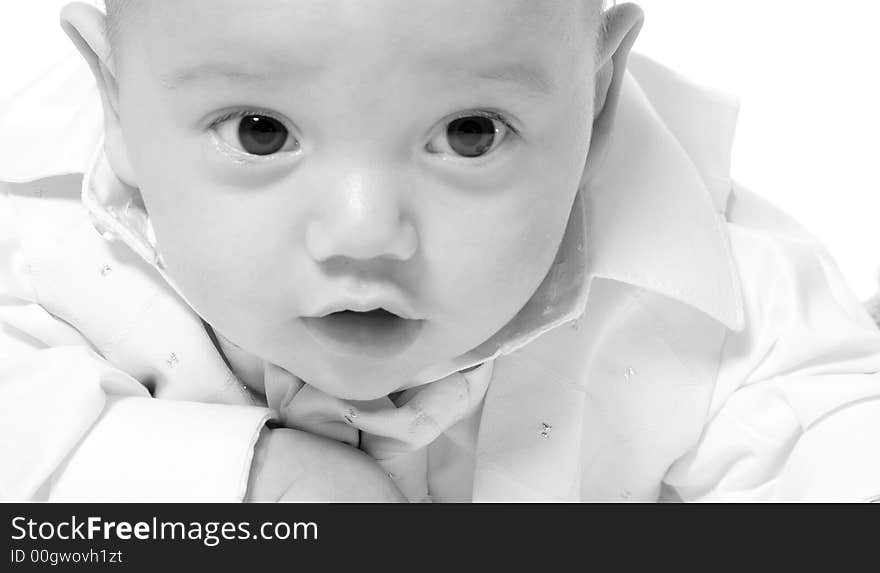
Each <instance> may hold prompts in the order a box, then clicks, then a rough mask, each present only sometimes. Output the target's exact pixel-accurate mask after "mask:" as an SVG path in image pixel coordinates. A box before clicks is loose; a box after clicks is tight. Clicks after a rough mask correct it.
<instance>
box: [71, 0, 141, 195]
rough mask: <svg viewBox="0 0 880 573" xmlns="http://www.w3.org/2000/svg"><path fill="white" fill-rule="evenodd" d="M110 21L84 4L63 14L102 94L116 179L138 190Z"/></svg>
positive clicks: (108, 152) (108, 151) (106, 136)
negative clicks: (122, 118)
mask: <svg viewBox="0 0 880 573" xmlns="http://www.w3.org/2000/svg"><path fill="white" fill-rule="evenodd" d="M106 20H107V17H106V16H105V15H104V13H103V12H101V11H100V10H98V9H97V8H95V7H94V6H90V5H88V4H84V3H82V2H73V3H71V4H68V5H67V6H65V7H64V9H63V10H62V11H61V27H62V28H63V29H64V31H65V32H66V33H67V35H68V36H69V37H70V39H71V41H72V42H73V44H74V46H76V48H77V50H79V53H80V54H81V55H82V56H83V58H84V59H85V60H86V63H88V65H89V68H90V69H91V70H92V74H93V75H94V76H95V82H96V83H97V85H98V89H99V91H100V92H101V103H102V104H103V108H104V152H105V153H106V155H107V159H108V160H109V161H110V165H111V167H112V168H113V171H114V172H115V173H116V176H117V177H118V178H119V179H120V180H121V181H123V182H124V183H126V184H127V185H129V186H131V187H135V188H136V187H137V184H136V182H135V177H134V170H133V169H132V167H131V162H130V161H129V158H128V152H127V150H126V147H125V141H124V139H123V137H122V128H121V126H120V121H119V88H118V85H117V82H116V69H115V65H114V63H113V54H112V51H111V46H110V41H109V38H108V37H107V22H106Z"/></svg>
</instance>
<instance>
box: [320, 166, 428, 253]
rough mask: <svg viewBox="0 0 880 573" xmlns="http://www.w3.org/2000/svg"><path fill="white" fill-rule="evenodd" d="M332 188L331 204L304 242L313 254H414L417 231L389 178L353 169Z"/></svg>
mask: <svg viewBox="0 0 880 573" xmlns="http://www.w3.org/2000/svg"><path fill="white" fill-rule="evenodd" d="M331 193H332V194H333V200H332V201H330V202H329V203H328V208H327V209H325V210H324V212H323V213H322V214H321V215H318V216H316V217H315V218H313V219H312V220H311V221H310V222H309V224H308V228H307V230H306V248H307V249H308V251H309V254H310V255H311V257H312V258H313V259H314V260H316V261H319V262H324V261H327V260H330V259H332V258H335V257H343V258H349V259H355V260H369V259H377V258H386V259H394V260H407V259H410V258H411V257H412V256H413V255H415V253H416V251H417V250H418V243H419V240H418V233H417V231H416V228H415V226H414V225H413V223H412V221H411V219H410V218H409V217H407V216H406V214H405V212H404V210H403V208H402V204H401V197H400V195H399V193H398V190H397V189H395V188H394V186H393V185H389V182H388V181H387V180H384V178H379V177H368V176H366V175H363V174H356V175H350V176H348V177H346V178H345V180H344V182H343V183H342V184H341V185H339V186H338V187H337V189H334V190H332V191H331Z"/></svg>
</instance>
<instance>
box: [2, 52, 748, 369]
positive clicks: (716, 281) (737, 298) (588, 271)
mask: <svg viewBox="0 0 880 573" xmlns="http://www.w3.org/2000/svg"><path fill="white" fill-rule="evenodd" d="M629 69H630V72H629V73H628V74H627V77H626V79H625V86H624V89H623V90H622V95H621V102H620V109H619V112H618V116H617V126H616V128H615V132H614V136H613V138H612V143H611V146H610V150H609V153H608V155H607V157H606V159H605V161H604V164H603V167H602V168H601V169H600V171H599V174H598V176H597V178H596V180H595V181H594V182H593V183H592V184H591V185H590V186H589V188H587V189H584V190H582V191H581V192H580V193H579V195H578V197H577V199H576V201H575V204H574V208H573V210H572V214H571V218H570V221H569V224H568V228H567V230H566V233H565V236H564V238H563V241H562V245H561V247H560V250H559V253H558V255H557V258H556V260H555V262H554V264H553V267H552V268H551V270H550V272H549V273H548V275H547V277H546V279H545V280H544V282H543V283H542V284H541V286H540V287H539V288H538V290H537V291H536V293H535V294H534V296H533V297H532V298H531V299H530V300H529V302H528V303H527V304H526V305H525V306H524V308H523V309H522V310H521V311H520V312H519V314H517V316H516V317H514V319H513V320H511V321H510V323H508V324H507V325H506V326H505V327H504V328H502V329H501V330H500V331H499V332H498V333H497V334H496V335H495V336H493V337H492V338H491V339H489V340H488V341H486V342H485V343H483V344H482V345H480V346H479V347H477V348H475V349H474V350H472V351H470V352H468V353H466V354H464V355H462V356H460V357H458V358H457V359H455V360H453V361H451V362H449V363H445V364H438V365H435V366H433V367H431V368H428V369H427V370H425V371H424V372H422V373H421V374H420V376H418V379H417V380H415V381H414V383H413V385H419V384H423V383H427V382H431V381H433V380H438V379H441V378H443V377H445V376H447V375H448V374H451V373H452V372H456V371H460V370H464V369H467V368H470V367H473V366H476V365H479V364H482V363H484V362H486V361H489V360H492V359H494V358H496V357H498V356H501V355H504V354H508V353H510V352H513V351H515V350H517V349H519V348H522V347H523V346H525V345H526V344H528V343H529V342H531V341H532V340H534V339H535V338H537V337H539V336H541V335H542V334H544V333H546V332H548V331H549V330H552V329H554V328H556V327H558V326H561V325H563V324H566V323H569V322H571V321H573V320H576V319H578V318H580V317H581V315H582V314H583V312H584V308H585V306H586V301H587V297H588V296H589V290H590V286H591V284H592V282H593V281H594V280H595V279H606V280H613V281H619V282H622V283H627V284H630V285H634V286H636V287H640V288H643V289H647V290H649V291H653V292H656V293H659V294H662V295H664V296H667V297H669V298H670V299H673V300H676V301H679V302H681V303H683V304H686V305H689V306H691V307H694V308H696V309H698V310H700V311H702V312H704V313H705V314H707V315H708V316H710V317H712V318H714V319H716V320H718V321H719V322H721V323H723V324H724V325H725V326H727V327H728V328H730V329H732V330H740V329H741V328H742V327H743V322H744V313H743V307H742V301H741V293H740V290H739V280H738V277H737V275H736V271H735V267H734V262H733V259H732V255H731V250H730V245H729V241H728V237H727V234H726V230H725V219H724V216H723V213H724V211H725V209H726V205H727V197H728V194H729V192H730V188H731V183H730V177H729V171H730V151H731V145H732V139H733V134H734V128H735V123H736V114H737V107H736V104H735V103H734V102H733V101H732V100H731V99H730V98H727V97H725V96H723V95H721V94H719V93H717V92H714V91H711V90H707V89H705V88H700V87H698V86H695V85H693V84H691V83H690V82H688V81H687V80H685V79H684V78H682V77H681V76H678V75H676V74H674V73H673V72H671V71H670V70H668V69H666V68H663V67H662V66H659V65H657V64H656V63H654V62H652V61H650V60H648V59H647V58H644V57H642V56H638V55H633V56H632V57H631V60H630V66H629ZM86 77H87V76H86ZM86 77H83V76H82V74H80V75H77V74H73V73H72V72H71V71H70V70H67V71H65V72H58V73H55V74H53V75H52V77H51V78H49V79H45V78H44V80H43V81H42V82H41V83H40V82H38V83H37V84H35V85H37V86H38V87H39V88H40V89H41V90H42V94H41V95H42V96H43V97H40V98H35V99H31V101H39V102H40V103H41V104H42V105H43V108H42V111H41V112H39V113H35V114H34V115H29V116H25V115H21V114H20V113H16V114H9V113H6V114H4V115H2V116H0V134H4V133H5V134H15V133H21V131H20V130H11V129H9V128H10V127H12V128H14V127H15V125H16V121H17V120H16V118H23V117H28V119H29V120H30V121H33V118H34V117H37V118H48V119H46V121H49V120H50V119H52V118H55V124H54V125H46V127H45V128H44V129H36V130H35V129H34V126H33V125H32V124H28V126H27V127H28V129H27V130H24V131H25V132H27V133H35V132H36V133H42V134H43V137H44V139H45V141H32V142H31V141H29V142H27V143H28V144H27V145H21V142H20V141H18V140H17V139H13V138H11V137H7V136H0V161H2V163H0V180H6V181H27V180H34V179H39V178H43V177H49V176H53V175H60V174H66V173H72V172H82V171H85V175H86V176H85V177H84V179H83V202H84V205H85V206H86V208H87V209H88V211H89V212H90V213H91V215H92V217H93V219H94V220H95V222H96V225H97V226H98V227H99V229H100V230H101V231H102V232H104V233H105V234H109V235H113V236H115V237H116V238H118V239H121V240H122V241H124V242H125V243H126V244H128V245H129V246H130V247H131V248H132V249H133V250H134V251H135V252H137V253H138V254H140V255H141V256H142V257H143V258H144V259H145V260H147V262H148V263H150V264H151V265H154V266H157V264H156V263H157V259H156V257H155V256H154V254H153V253H151V251H150V248H149V245H150V241H149V237H147V236H146V229H147V228H148V226H146V225H145V218H144V215H145V214H144V212H143V205H142V203H141V202H140V201H139V198H138V197H137V196H136V191H135V190H132V189H130V188H127V187H126V186H124V185H123V184H122V183H121V182H119V181H118V180H117V179H116V178H115V176H113V173H112V171H111V170H110V169H109V167H108V165H107V162H106V158H105V157H104V155H103V153H101V152H100V151H99V152H98V153H97V155H96V156H95V157H94V159H93V160H92V161H91V162H90V163H89V165H88V166H87V167H86V168H85V169H82V167H81V166H82V165H83V163H82V162H81V161H82V159H81V158H82V152H83V149H87V148H88V145H90V144H91V145H94V140H95V138H96V137H97V136H96V134H99V133H100V122H99V121H98V122H96V121H95V117H94V106H97V105H98V101H99V100H98V95H97V91H96V90H95V88H94V83H93V82H90V81H87V80H86ZM43 84H44V85H43ZM65 92H66V93H67V94H80V96H79V97H77V98H72V99H71V98H64V97H60V94H63V93H65ZM50 93H51V94H54V95H53V97H48V96H47V94H50ZM28 95H30V97H31V98H33V96H34V94H33V93H31V94H27V93H25V94H23V96H28ZM86 95H88V96H89V97H86ZM22 101H24V98H23V99H22ZM47 102H48V103H47ZM22 105H24V104H22ZM47 105H48V109H47ZM84 110H85V111H84ZM19 111H20V110H19ZM59 117H68V118H71V117H75V118H77V119H76V121H75V123H74V125H73V126H72V127H74V128H75V129H73V130H72V133H68V134H67V135H66V136H65V137H62V138H61V143H59V139H58V138H51V137H50V136H54V135H56V134H58V132H59V128H60V127H63V125H61V124H59V123H58V121H57V118H59ZM40 121H42V120H40ZM21 127H24V126H21ZM99 149H100V146H99ZM47 151H48V152H51V153H50V154H48V155H47ZM56 152H57V153H56ZM34 157H39V158H40V159H39V161H35V160H34ZM133 194H134V195H133ZM159 270H160V272H161V269H159ZM165 278H166V280H168V282H169V284H171V285H172V286H174V284H173V281H171V279H170V278H169V277H167V276H166V277H165ZM177 290H178V293H179V292H180V291H179V289H177ZM184 300H185V299H184Z"/></svg>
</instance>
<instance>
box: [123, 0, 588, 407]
mask: <svg viewBox="0 0 880 573" xmlns="http://www.w3.org/2000/svg"><path fill="white" fill-rule="evenodd" d="M584 18H585V17H584V15H583V11H582V10H581V7H580V3H578V2H568V1H559V2H556V1H545V2H535V1H534V0H480V1H479V2H474V1H473V0H444V1H442V2H438V1H436V0H370V1H369V2H363V1H362V0H272V1H269V0H264V1H261V2H250V1H248V0H187V1H186V2H179V1H178V0H151V2H149V3H147V4H146V5H145V7H144V8H141V9H138V10H136V12H135V13H133V14H132V15H130V20H129V21H127V22H125V23H124V25H123V26H122V31H123V33H122V37H121V38H120V39H119V44H118V45H117V64H118V81H119V89H120V92H119V93H120V99H119V109H120V114H121V122H122V128H123V133H124V136H125V141H126V147H127V150H128V154H129V157H130V159H131V162H132V166H133V171H134V174H135V177H136V183H137V185H138V186H139V187H140V189H141V192H142V193H143V196H144V200H145V204H146V206H147V210H148V212H149V214H150V217H151V219H152V221H153V225H154V227H155V231H156V236H157V239H158V245H159V250H160V252H161V253H162V255H163V258H164V260H165V264H166V268H167V272H168V273H169V275H170V276H171V277H172V279H173V280H174V281H175V283H176V284H177V286H178V287H179V288H180V289H181V290H182V292H183V293H184V294H185V295H186V297H187V299H188V300H189V302H190V303H191V304H192V305H193V306H194V307H195V309H196V310H197V311H198V312H199V313H200V314H201V315H202V316H203V317H204V318H205V319H206V320H207V321H208V322H209V323H210V324H211V325H212V326H213V327H214V328H215V329H216V330H217V331H218V332H219V333H221V334H222V335H223V336H225V337H226V338H228V339H229V340H230V341H232V342H234V343H235V344H237V345H239V346H241V347H243V348H244V349H246V350H248V351H250V352H252V353H254V354H256V355H258V356H260V357H261V358H263V359H266V360H269V361H271V362H273V363H275V364H277V365H279V366H281V367H283V368H286V369H287V370H289V371H290V372H292V373H294V374H296V375H298V376H301V377H302V378H303V379H305V380H306V381H307V382H309V383H311V384H313V385H315V386H317V387H318V388H320V389H322V390H324V391H326V392H329V393H332V394H335V395H337V396H340V397H344V398H350V399H373V398H377V397H381V396H384V395H386V394H389V393H391V392H393V391H395V390H397V389H400V388H401V387H404V386H406V385H407V384H408V383H409V382H410V380H411V379H412V378H413V377H414V376H415V375H416V374H417V373H418V372H420V371H421V370H423V369H424V368H426V367H428V366H431V365H434V364H437V363H439V362H443V361H446V360H449V359H452V358H454V357H456V356H459V355H461V354H463V353H465V352H467V351H468V350H471V349H473V348H474V347H476V346H478V345H479V344H481V343H482V342H484V341H485V340H487V339H488V338H489V337H491V336H492V335H493V334H494V333H496V332H497V331H498V330H499V329H500V328H501V327H503V326H504V325H505V324H506V323H507V322H508V321H510V320H511V319H512V318H513V317H514V316H515V315H516V313H517V312H518V311H519V310H520V309H521V308H522V306H523V305H524V304H525V303H526V301H527V300H528V299H529V298H530V297H531V296H532V294H533V293H534V292H535V290H536V289H537V287H538V286H539V285H540V283H541V281H542V280H543V279H544V277H545V276H546V274H547V272H548V270H549V268H550V266H551V264H552V262H553V259H554V257H555V255H556V252H557V249H558V247H559V244H560V242H561V239H562V236H563V233H564V231H565V228H566V223H567V220H568V217H569V214H570V210H571V206H572V204H573V201H574V199H575V196H576V193H577V189H578V186H579V182H580V178H581V176H582V171H583V166H584V162H585V158H586V155H587V150H588V148H589V142H590V128H591V124H592V108H593V98H594V87H593V73H594V71H593V66H594V63H593V54H594V45H593V38H592V37H591V36H592V34H591V32H590V30H591V27H592V26H593V25H594V24H593V23H590V22H587V21H585V19H584Z"/></svg>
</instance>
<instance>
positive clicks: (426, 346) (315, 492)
mask: <svg viewBox="0 0 880 573" xmlns="http://www.w3.org/2000/svg"><path fill="white" fill-rule="evenodd" d="M606 8H607V7H603V6H602V5H601V3H600V2H599V1H598V0H579V1H569V0H559V1H555V0H542V1H535V0H481V1H480V2H473V1H471V0H371V1H370V2H363V1H361V0H271V1H269V0H266V1H262V2H247V1H245V0H187V1H186V2H180V1H178V0H150V1H143V0H129V1H122V0H115V1H114V2H108V6H107V12H108V14H107V16H106V17H105V14H104V13H103V12H102V11H100V10H98V9H95V8H92V7H90V6H87V5H85V4H71V5H69V6H68V7H67V8H66V9H65V10H64V11H63V14H62V23H63V25H64V27H65V29H66V31H67V32H68V34H69V35H70V36H71V38H73V40H74V42H75V44H76V45H77V47H78V48H79V50H80V52H81V53H82V54H83V55H84V57H85V58H86V60H87V61H88V63H89V64H90V66H91V69H92V72H93V73H94V76H95V79H96V81H97V85H98V88H99V90H100V94H101V101H102V104H103V111H104V124H103V132H104V136H103V142H102V144H101V145H99V146H98V147H99V151H98V153H97V154H96V155H95V158H94V160H93V161H92V162H91V163H90V165H89V166H88V167H87V168H84V169H83V170H82V173H84V175H85V176H84V177H83V178H82V203H80V202H79V200H78V197H76V195H77V194H78V192H79V189H80V187H79V186H80V184H79V181H80V177H78V176H77V175H76V174H73V175H70V174H64V173H61V172H56V173H50V172H49V171H50V170H48V169H46V171H45V172H43V173H41V174H40V177H36V176H33V177H21V178H18V180H17V181H15V182H13V181H12V178H11V177H6V180H7V181H10V183H8V184H6V185H5V186H4V187H2V189H3V193H2V195H0V255H2V260H3V266H2V267H0V324H3V325H5V328H4V329H3V330H0V357H2V362H0V408H2V415H0V429H2V430H4V432H3V435H5V436H10V435H14V436H16V439H15V443H12V442H11V441H10V442H4V444H3V447H2V451H0V460H2V463H0V468H2V469H0V495H3V496H4V497H6V498H9V499H52V500H68V499H76V500H84V499H114V500H121V499H135V500H146V499H163V500H167V499H180V500H203V499H212V500H233V499H235V500H241V499H248V500H270V499H271V500H276V499H285V500H361V501H396V500H408V501H429V500H433V501H472V500H473V501H495V500H512V501H519V500H522V501H526V500H527V501H536V500H553V501H580V500H584V501H588V500H634V501H657V500H675V501H688V500H772V499H792V500H793V499H821V500H829V499H843V500H871V499H873V498H876V497H878V496H880V456H877V455H876V452H877V450H878V446H880V377H878V376H877V375H876V374H875V373H877V372H880V332H878V331H877V329H876V328H875V327H874V325H873V324H872V323H871V320H870V319H869V317H868V316H867V314H866V313H865V311H864V310H862V309H861V308H860V306H859V304H858V302H857V301H856V300H855V299H854V297H853V296H852V295H851V294H850V292H849V290H848V289H847V287H846V286H845V285H844V284H843V281H842V279H841V278H840V276H839V274H838V271H837V270H836V268H835V266H834V264H833V262H832V261H831V260H830V259H829V257H828V256H827V255H826V254H825V252H824V251H823V250H822V249H821V248H820V247H818V246H817V245H816V244H815V243H814V242H813V240H812V239H811V238H810V236H809V235H808V234H807V233H805V232H804V231H802V230H801V229H800V228H799V227H798V226H797V225H796V224H794V223H793V222H791V221H790V220H789V219H788V218H787V217H786V216H784V215H783V214H781V213H779V212H777V211H776V210H775V209H773V208H772V207H770V206H769V205H767V204H766V203H764V202H762V201H761V200H760V199H758V198H757V197H755V196H754V195H752V194H750V193H749V192H747V191H746V190H744V189H742V188H741V187H739V186H738V185H735V184H734V183H732V182H731V180H730V176H729V172H728V171H729V169H728V168H729V150H730V139H731V136H732V131H733V123H734V116H735V110H734V109H733V108H732V106H731V105H730V104H729V103H728V102H727V100H726V99H724V98H723V97H721V96H719V95H716V94H714V93H711V92H708V91H705V90H700V89H698V88H696V87H694V86H692V85H690V84H688V83H687V82H685V81H684V80H682V79H681V78H679V77H677V76H675V75H674V74H672V73H671V72H669V71H668V70H665V69H663V68H661V67H659V66H657V65H656V64H653V63H652V62H650V61H648V60H645V59H643V58H640V57H637V56H633V57H632V58H630V50H631V47H632V45H633V43H634V42H635V40H636V37H637V35H638V32H639V30H640V27H641V25H642V21H643V16H642V12H641V10H640V9H639V8H638V7H636V6H635V5H632V4H624V5H619V6H615V7H611V8H607V9H606ZM628 64H629V65H628ZM9 160H10V158H8V157H7V158H4V159H3V161H9ZM0 175H2V173H0ZM49 175H55V176H56V177H48V176H49ZM829 200H830V199H829ZM95 228H97V230H98V231H99V232H100V234H99V233H98V232H95ZM35 419H43V420H46V421H45V422H43V423H42V424H41V426H42V427H40V428H34V427H33V425H34V424H33V421H34V420H35ZM25 428H26V430H25Z"/></svg>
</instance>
